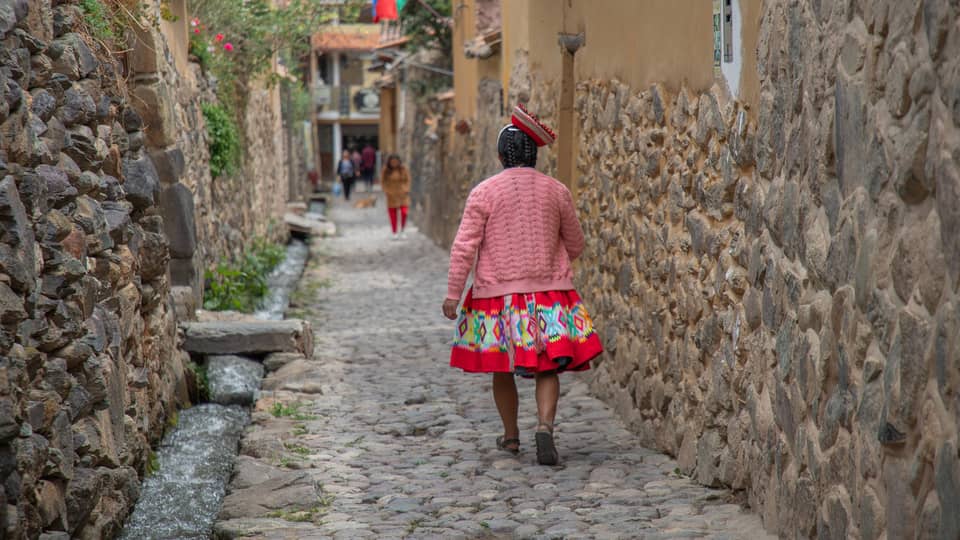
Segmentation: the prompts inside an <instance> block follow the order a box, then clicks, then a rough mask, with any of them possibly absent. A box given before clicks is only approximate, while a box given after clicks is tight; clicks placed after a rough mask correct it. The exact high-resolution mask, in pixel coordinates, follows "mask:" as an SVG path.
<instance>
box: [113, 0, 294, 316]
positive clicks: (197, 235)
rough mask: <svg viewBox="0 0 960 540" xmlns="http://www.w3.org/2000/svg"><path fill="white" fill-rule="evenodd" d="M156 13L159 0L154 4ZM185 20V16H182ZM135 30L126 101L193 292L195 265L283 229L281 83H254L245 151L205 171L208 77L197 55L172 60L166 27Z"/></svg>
mask: <svg viewBox="0 0 960 540" xmlns="http://www.w3.org/2000/svg"><path fill="white" fill-rule="evenodd" d="M153 9H154V10H155V11H157V13H156V16H159V4H156V5H154V6H153ZM183 24H186V18H184V19H183ZM162 29H163V27H161V28H160V29H158V28H154V27H149V26H148V27H146V28H145V29H143V30H142V31H139V32H137V35H136V38H135V39H134V40H133V47H132V49H131V54H130V55H129V56H130V59H131V60H130V67H131V73H132V75H133V78H132V88H133V94H134V96H135V98H137V99H134V100H133V103H134V106H135V107H136V108H137V109H138V110H139V111H140V112H141V114H142V115H143V116H144V118H145V120H146V122H145V123H146V125H147V133H148V137H147V146H148V147H149V151H150V155H151V156H152V157H153V158H154V162H155V163H157V169H158V171H159V172H160V177H161V182H162V187H163V194H162V196H161V198H162V201H163V215H164V218H165V223H166V227H167V235H168V237H169V238H170V240H171V256H172V260H171V267H170V269H171V277H172V280H173V283H174V285H175V286H184V287H190V288H192V289H193V291H194V292H195V294H196V300H197V301H199V298H200V295H201V294H202V288H203V283H202V276H203V271H204V270H205V269H207V268H210V267H212V266H214V265H215V264H217V263H218V262H219V261H220V260H221V259H224V258H230V257H237V256H239V255H240V254H241V253H242V252H243V250H244V249H245V248H246V247H247V246H248V245H249V243H250V241H251V240H252V239H253V238H255V237H267V238H270V239H271V240H274V241H281V240H283V239H285V238H286V236H285V235H286V229H285V227H284V226H283V214H284V212H285V211H286V203H287V200H288V198H289V193H290V180H289V175H290V174H291V173H290V171H289V162H288V159H287V147H288V146H287V140H286V134H287V130H286V128H285V127H284V125H283V121H282V111H281V106H280V88H279V86H276V85H274V86H271V87H266V86H264V85H263V84H259V83H253V84H251V86H250V88H249V94H248V96H247V104H246V108H245V109H244V111H243V113H242V123H241V126H240V127H241V129H242V130H243V132H244V137H243V160H242V165H241V167H240V170H239V171H238V172H237V173H235V174H234V175H232V176H229V177H222V178H211V176H210V166H209V160H210V155H209V151H208V149H207V147H208V137H207V132H206V123H205V121H204V118H203V112H202V110H201V104H202V103H215V102H216V101H217V97H216V93H215V82H212V81H211V79H210V77H209V74H207V73H205V72H204V71H203V70H202V69H201V68H200V66H199V65H198V64H196V63H192V62H191V63H188V64H187V69H186V71H183V70H181V69H179V68H178V62H177V61H176V59H175V53H174V52H173V50H172V49H174V50H175V49H176V48H175V47H174V48H172V47H170V39H172V38H173V37H174V35H173V33H172V32H170V34H171V35H170V36H168V35H167V33H165V32H163V31H162Z"/></svg>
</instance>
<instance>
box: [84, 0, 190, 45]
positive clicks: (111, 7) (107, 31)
mask: <svg viewBox="0 0 960 540" xmlns="http://www.w3.org/2000/svg"><path fill="white" fill-rule="evenodd" d="M79 5H80V9H81V11H83V23H84V26H85V27H86V30H87V32H88V33H89V34H90V35H92V36H93V37H94V38H96V39H97V40H98V41H100V43H102V44H103V45H106V46H107V47H108V48H109V49H111V50H113V51H122V50H124V49H125V48H126V46H127V38H128V37H129V36H128V32H129V31H130V30H132V29H133V28H148V27H151V26H152V27H157V26H158V25H159V24H160V21H161V20H164V21H176V20H177V17H176V15H174V14H173V12H172V11H171V9H170V5H169V2H167V1H166V0H163V1H161V2H160V5H159V8H160V9H159V11H152V10H151V9H150V4H148V3H146V2H140V1H139V0H80V2H79Z"/></svg>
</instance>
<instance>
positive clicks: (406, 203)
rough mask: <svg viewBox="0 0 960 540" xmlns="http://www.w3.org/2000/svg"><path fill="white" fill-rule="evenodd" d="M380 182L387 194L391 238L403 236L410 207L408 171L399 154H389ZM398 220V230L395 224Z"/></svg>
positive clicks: (404, 235)
mask: <svg viewBox="0 0 960 540" xmlns="http://www.w3.org/2000/svg"><path fill="white" fill-rule="evenodd" d="M380 183H381V184H382V185H383V192H384V193H385V194H386V196H387V212H389V214H390V227H391V228H392V229H393V238H394V240H396V239H397V238H405V237H406V233H405V232H404V229H406V227H407V209H408V208H409V207H410V171H409V170H407V168H406V167H405V166H404V165H403V162H402V161H400V156H398V155H396V154H391V155H390V157H389V158H387V164H386V166H384V167H383V172H381V173H380ZM398 221H399V226H400V227H399V232H398V229H397V225H398V223H397V222H398Z"/></svg>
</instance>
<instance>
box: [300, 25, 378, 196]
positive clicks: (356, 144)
mask: <svg viewBox="0 0 960 540" xmlns="http://www.w3.org/2000/svg"><path fill="white" fill-rule="evenodd" d="M379 43H380V26H379V25H375V24H342V25H329V26H325V27H324V29H323V30H322V31H321V32H318V33H317V34H314V36H313V38H312V40H311V44H312V49H313V50H312V54H311V55H310V81H311V94H312V97H313V115H312V120H311V121H312V124H313V137H314V139H313V148H314V149H315V150H314V151H315V163H318V164H319V165H320V174H321V176H322V177H324V178H333V177H334V176H335V175H336V168H337V163H338V160H339V159H340V154H341V152H342V151H343V150H345V149H351V148H357V149H358V150H359V149H360V148H361V147H362V146H363V145H365V144H367V143H369V144H372V145H373V146H374V147H378V146H379V135H380V131H379V123H380V91H379V89H378V88H376V87H375V86H374V82H375V81H376V79H377V78H378V75H377V74H376V73H374V72H372V71H371V70H370V67H371V66H372V62H373V56H372V54H371V51H372V50H373V49H374V48H375V47H376V46H377V45H378V44H379Z"/></svg>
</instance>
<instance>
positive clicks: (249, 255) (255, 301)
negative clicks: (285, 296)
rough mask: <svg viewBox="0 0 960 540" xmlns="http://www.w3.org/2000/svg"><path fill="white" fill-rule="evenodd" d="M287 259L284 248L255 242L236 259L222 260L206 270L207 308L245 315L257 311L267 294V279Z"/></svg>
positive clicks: (268, 243)
mask: <svg viewBox="0 0 960 540" xmlns="http://www.w3.org/2000/svg"><path fill="white" fill-rule="evenodd" d="M284 256H285V251H284V248H283V246H281V245H279V244H272V243H270V242H268V241H266V240H263V239H256V240H254V241H253V243H252V245H251V247H250V249H248V250H247V251H246V252H245V253H244V254H243V255H242V256H241V257H239V258H238V259H237V260H234V261H223V262H221V263H220V264H218V265H217V266H216V267H215V268H213V269H212V270H207V272H206V273H205V275H204V278H205V280H206V288H205V290H204V294H203V307H204V309H209V310H212V311H224V310H230V311H242V312H244V313H249V312H251V311H253V310H255V309H257V307H258V306H259V305H260V301H261V300H262V299H263V297H264V296H266V294H267V292H268V288H267V276H268V275H269V274H270V272H271V271H272V270H273V269H274V268H276V266H277V265H278V264H280V263H281V262H282V261H283V259H284Z"/></svg>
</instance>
